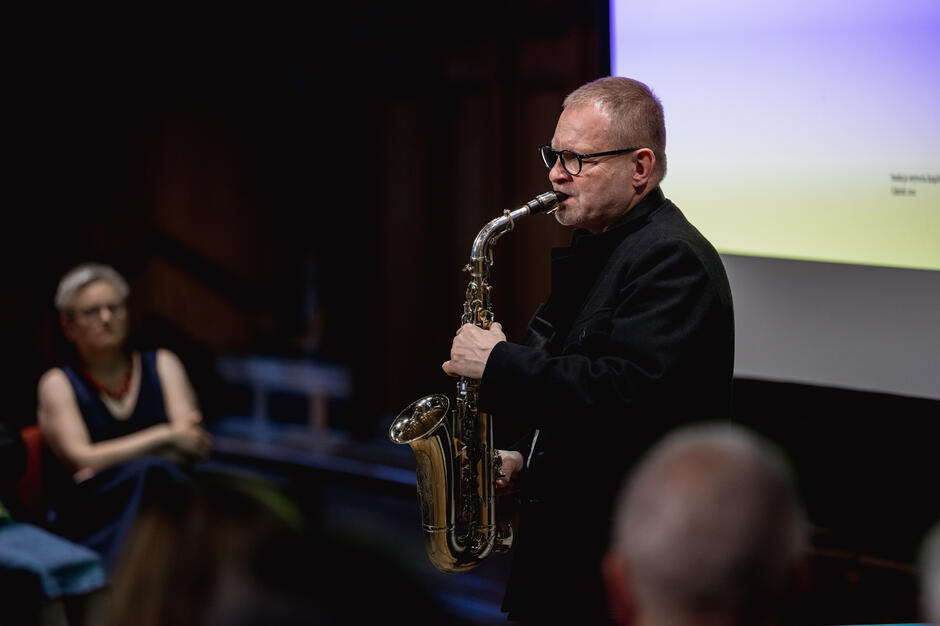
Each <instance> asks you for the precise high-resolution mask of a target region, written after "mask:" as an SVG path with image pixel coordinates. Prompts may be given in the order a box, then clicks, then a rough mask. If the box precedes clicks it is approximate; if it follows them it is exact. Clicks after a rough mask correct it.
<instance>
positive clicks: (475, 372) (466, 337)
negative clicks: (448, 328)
mask: <svg viewBox="0 0 940 626" xmlns="http://www.w3.org/2000/svg"><path fill="white" fill-rule="evenodd" d="M500 341H506V335H505V334H503V327H502V326H500V325H499V322H494V323H493V324H492V325H491V326H490V328H489V330H483V329H482V328H480V327H478V326H474V325H473V324H464V325H463V326H461V327H460V328H459V329H458V330H457V335H456V336H455V337H454V343H453V344H452V345H451V347H450V360H449V361H445V362H444V364H443V365H442V366H441V367H442V368H443V369H444V371H445V372H447V374H449V375H450V376H455V377H456V376H466V377H467V378H474V379H476V380H479V379H481V378H483V370H484V369H486V361H487V359H489V358H490V352H492V350H493V346H495V345H496V344H498V343H499V342H500Z"/></svg>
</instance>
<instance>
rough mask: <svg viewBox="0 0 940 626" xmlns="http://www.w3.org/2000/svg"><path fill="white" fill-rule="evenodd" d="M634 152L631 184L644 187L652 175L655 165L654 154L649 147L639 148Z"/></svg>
mask: <svg viewBox="0 0 940 626" xmlns="http://www.w3.org/2000/svg"><path fill="white" fill-rule="evenodd" d="M633 154H634V163H636V165H635V167H634V168H633V186H634V187H644V186H645V185H646V184H647V183H648V182H649V181H650V179H651V178H652V176H653V168H654V167H656V155H655V154H653V151H652V150H650V149H649V148H640V149H639V150H637V151H636V152H634V153H633Z"/></svg>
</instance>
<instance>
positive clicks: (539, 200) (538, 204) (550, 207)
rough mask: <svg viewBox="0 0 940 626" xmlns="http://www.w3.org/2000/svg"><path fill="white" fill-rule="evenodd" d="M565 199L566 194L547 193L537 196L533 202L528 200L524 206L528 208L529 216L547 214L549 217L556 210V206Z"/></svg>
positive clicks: (558, 192) (557, 192)
mask: <svg viewBox="0 0 940 626" xmlns="http://www.w3.org/2000/svg"><path fill="white" fill-rule="evenodd" d="M567 197H568V194H566V193H562V192H560V191H549V192H548V193H543V194H539V195H538V196H536V197H535V199H534V200H530V201H529V202H527V203H526V204H527V205H528V207H529V213H530V214H531V215H534V214H536V213H547V214H549V215H551V214H552V213H554V212H555V211H557V210H558V205H559V204H561V203H562V202H564V201H565V198H567Z"/></svg>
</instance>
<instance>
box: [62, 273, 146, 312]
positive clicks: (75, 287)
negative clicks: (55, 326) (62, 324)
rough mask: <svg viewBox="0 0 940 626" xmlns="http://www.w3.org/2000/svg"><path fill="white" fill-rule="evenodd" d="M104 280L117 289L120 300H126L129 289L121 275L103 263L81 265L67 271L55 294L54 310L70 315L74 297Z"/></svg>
mask: <svg viewBox="0 0 940 626" xmlns="http://www.w3.org/2000/svg"><path fill="white" fill-rule="evenodd" d="M98 280H106V281H108V282H109V283H111V284H112V285H114V288H115V289H117V292H118V296H120V298H121V300H126V299H127V296H128V294H130V291H131V290H130V287H128V285H127V281H126V280H124V277H123V276H121V274H120V273H119V272H118V271H117V270H116V269H114V268H113V267H111V266H110V265H105V264H103V263H82V264H81V265H79V266H77V267H74V268H72V269H71V270H69V271H68V272H67V273H66V274H65V276H63V277H62V280H60V281H59V286H58V288H57V289H56V292H55V308H56V309H57V310H58V311H59V313H61V314H66V313H70V312H71V311H72V309H73V308H74V306H75V296H76V294H78V292H79V291H81V290H82V289H83V288H84V287H86V286H87V285H90V284H91V283H93V282H95V281H98Z"/></svg>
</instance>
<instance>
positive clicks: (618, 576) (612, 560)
mask: <svg viewBox="0 0 940 626" xmlns="http://www.w3.org/2000/svg"><path fill="white" fill-rule="evenodd" d="M602 567H603V570H604V572H603V573H604V586H605V587H606V589H607V605H608V607H609V608H610V616H611V618H612V619H613V621H614V623H616V624H620V626H630V624H632V623H634V621H635V619H636V614H635V609H636V607H635V606H634V604H633V591H632V589H631V588H630V575H629V573H628V572H627V567H626V564H625V563H624V562H623V559H622V558H621V557H620V556H618V555H617V554H615V553H614V552H613V551H609V552H607V554H606V555H605V556H604V561H603V563H602Z"/></svg>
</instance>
